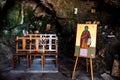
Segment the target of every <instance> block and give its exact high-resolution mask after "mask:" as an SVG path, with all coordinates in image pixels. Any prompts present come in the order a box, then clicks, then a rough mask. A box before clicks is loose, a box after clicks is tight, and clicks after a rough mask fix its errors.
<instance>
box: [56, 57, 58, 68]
mask: <svg viewBox="0 0 120 80" xmlns="http://www.w3.org/2000/svg"><path fill="white" fill-rule="evenodd" d="M56 68H58V56H56Z"/></svg>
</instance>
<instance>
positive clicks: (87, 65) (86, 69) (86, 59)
mask: <svg viewBox="0 0 120 80" xmlns="http://www.w3.org/2000/svg"><path fill="white" fill-rule="evenodd" d="M86 71H87V72H88V58H86Z"/></svg>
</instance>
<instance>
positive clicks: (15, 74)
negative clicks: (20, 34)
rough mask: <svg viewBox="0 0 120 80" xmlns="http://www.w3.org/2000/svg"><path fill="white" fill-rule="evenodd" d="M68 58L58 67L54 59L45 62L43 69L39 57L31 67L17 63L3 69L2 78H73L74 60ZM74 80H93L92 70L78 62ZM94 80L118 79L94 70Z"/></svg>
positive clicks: (8, 79) (32, 79) (53, 79)
mask: <svg viewBox="0 0 120 80" xmlns="http://www.w3.org/2000/svg"><path fill="white" fill-rule="evenodd" d="M67 60H69V59H67ZM67 60H66V61H64V62H61V61H59V67H58V68H56V67H55V64H54V61H52V62H50V61H48V62H47V63H46V64H45V68H44V69H41V65H40V63H39V60H37V59H36V60H35V61H33V64H32V65H31V67H30V68H29V69H26V65H25V64H24V63H21V64H19V65H17V66H16V68H15V69H13V68H12V67H7V68H5V69H4V70H2V71H1V73H0V80H72V77H71V76H72V72H73V67H74V60H73V61H70V60H69V61H67ZM1 76H2V77H1ZM105 77H106V74H105ZM74 80H91V74H90V70H89V72H86V69H85V67H84V66H82V65H79V64H78V65H77V68H76V71H75V75H74ZM94 80H116V79H113V78H112V79H110V78H109V79H107V78H103V77H102V76H101V75H100V74H98V73H96V72H94Z"/></svg>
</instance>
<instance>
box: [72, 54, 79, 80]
mask: <svg viewBox="0 0 120 80" xmlns="http://www.w3.org/2000/svg"><path fill="white" fill-rule="evenodd" d="M77 62H78V56H77V57H76V61H75V65H74V70H73V73H72V80H74V75H75V70H76V66H77Z"/></svg>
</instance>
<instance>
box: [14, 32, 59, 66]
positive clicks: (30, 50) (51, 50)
mask: <svg viewBox="0 0 120 80" xmlns="http://www.w3.org/2000/svg"><path fill="white" fill-rule="evenodd" d="M57 40H58V38H57V36H56V34H28V35H27V36H22V37H18V36H17V37H16V53H15V54H13V58H12V66H13V67H15V65H16V63H19V62H20V59H19V58H20V57H21V56H22V57H25V59H26V67H27V68H29V67H30V65H31V64H32V60H33V57H34V56H40V57H41V65H42V68H43V67H44V65H45V56H47V55H53V56H56V67H57V65H58V52H57V51H58V49H57V48H58V44H57Z"/></svg>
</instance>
